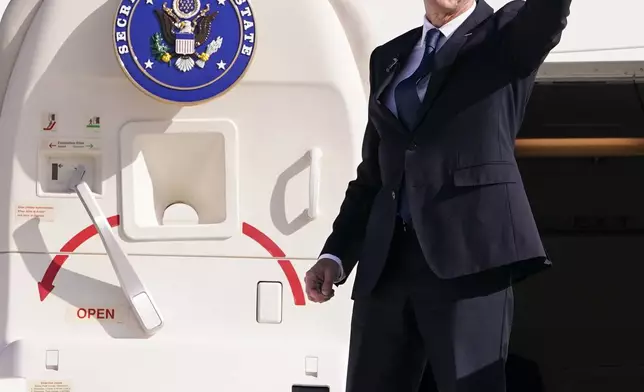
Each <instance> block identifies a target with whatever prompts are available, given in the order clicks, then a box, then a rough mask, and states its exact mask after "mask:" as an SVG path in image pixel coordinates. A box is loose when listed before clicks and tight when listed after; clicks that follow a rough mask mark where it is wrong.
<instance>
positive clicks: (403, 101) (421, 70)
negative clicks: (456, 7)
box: [394, 29, 442, 223]
mask: <svg viewBox="0 0 644 392" xmlns="http://www.w3.org/2000/svg"><path fill="white" fill-rule="evenodd" d="M441 37H442V34H441V32H440V30H438V29H432V30H429V31H428V32H427V34H426V35H425V53H424V55H423V59H422V60H421V62H420V65H419V66H418V68H416V71H414V73H413V74H412V75H411V76H410V77H408V78H407V79H405V80H403V81H401V82H400V83H399V84H398V86H396V90H395V91H394V97H395V100H396V108H397V110H398V119H400V121H402V123H403V124H404V125H405V126H406V127H407V129H409V130H411V129H413V127H414V126H415V125H416V121H417V120H418V112H419V111H420V107H421V104H422V102H421V100H420V98H419V97H418V90H417V86H418V83H420V82H421V81H422V80H423V79H425V78H426V77H428V76H429V74H430V73H431V71H432V66H433V65H434V53H435V51H436V46H437V45H438V40H439V39H440V38H441ZM399 196H400V197H399V201H400V202H399V206H398V213H399V215H400V217H401V218H402V219H403V220H404V221H405V222H406V223H411V213H410V211H409V202H408V200H407V192H406V191H405V179H404V178H403V181H402V184H401V187H400V192H399Z"/></svg>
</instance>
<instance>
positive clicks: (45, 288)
mask: <svg viewBox="0 0 644 392" xmlns="http://www.w3.org/2000/svg"><path fill="white" fill-rule="evenodd" d="M107 222H108V223H109V224H110V226H111V227H116V226H118V225H119V223H120V219H119V216H118V215H115V216H111V217H109V218H107ZM242 231H243V233H244V234H245V235H246V236H248V237H250V238H251V239H252V240H254V241H255V242H257V243H258V244H260V245H261V246H262V247H263V248H264V249H266V251H268V253H270V255H271V256H273V257H285V256H286V255H285V254H284V252H283V251H282V250H281V249H280V248H279V246H277V244H275V242H273V241H272V240H271V239H270V238H268V237H267V236H266V235H265V234H264V233H262V232H261V231H259V230H257V229H256V228H254V227H253V226H251V225H249V224H247V223H244V224H243V228H242ZM96 234H98V233H97V232H96V227H94V225H91V226H87V227H86V228H84V229H83V230H81V231H80V232H79V233H78V234H76V235H75V236H74V237H72V239H70V240H69V241H67V243H66V244H65V245H63V247H62V248H60V252H61V253H72V252H74V251H75V250H76V249H78V247H79V246H81V245H82V244H83V243H85V241H87V240H89V239H90V238H92V237H93V236H95V235H96ZM67 258H69V255H56V256H54V258H53V259H52V261H51V263H50V264H49V267H47V271H45V275H44V276H43V278H42V280H41V281H40V282H38V292H39V293H40V301H44V300H45V298H47V296H48V295H49V293H51V291H52V290H53V289H54V287H55V286H54V279H56V275H58V272H59V271H60V269H61V267H62V266H63V264H64V263H65V261H67ZM278 263H279V266H280V267H281V268H282V271H283V272H284V275H286V279H287V280H288V283H289V285H290V286H291V292H292V293H293V300H294V301H295V305H300V306H301V305H305V304H306V302H305V300H304V291H303V290H302V284H301V283H300V280H299V278H298V276H297V272H296V271H295V268H293V264H291V262H290V261H289V260H278Z"/></svg>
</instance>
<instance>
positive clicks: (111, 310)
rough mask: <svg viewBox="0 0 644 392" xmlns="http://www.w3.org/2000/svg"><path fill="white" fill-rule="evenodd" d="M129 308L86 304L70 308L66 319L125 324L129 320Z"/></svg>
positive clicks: (69, 320) (70, 320)
mask: <svg viewBox="0 0 644 392" xmlns="http://www.w3.org/2000/svg"><path fill="white" fill-rule="evenodd" d="M127 311H128V309H127V308H126V307H124V306H109V307H100V306H84V307H79V308H76V307H74V308H69V309H68V310H67V314H66V319H67V321H68V322H97V321H98V322H100V323H110V324H112V323H113V324H123V323H124V322H126V321H127V315H128V313H127Z"/></svg>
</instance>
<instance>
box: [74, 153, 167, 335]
mask: <svg viewBox="0 0 644 392" xmlns="http://www.w3.org/2000/svg"><path fill="white" fill-rule="evenodd" d="M84 174H85V167H84V166H83V165H79V166H78V167H77V168H76V171H75V172H74V175H73V176H72V178H71V179H70V184H69V187H70V188H71V190H73V191H75V192H76V194H77V195H78V197H79V198H80V200H81V202H82V203H83V206H84V207H85V210H86V211H87V214H88V215H89V217H90V218H91V219H92V222H93V223H94V226H95V227H96V231H98V234H99V236H100V238H101V241H102V242H103V245H104V246H105V250H106V251H107V255H108V256H109V258H110V262H111V263H112V267H113V268H114V272H116V276H117V277H118V280H119V283H120V285H121V289H122V290H123V293H124V294H125V297H126V298H127V300H128V302H129V303H130V307H131V308H132V311H133V312H134V314H135V315H136V318H137V320H138V321H139V324H140V325H141V328H143V331H144V332H145V333H146V334H147V335H148V336H152V335H154V334H155V333H156V332H157V331H158V330H160V329H161V328H162V327H163V317H162V316H161V313H160V312H159V309H158V308H157V306H156V304H155V302H154V300H153V299H152V296H151V295H150V292H149V291H148V290H147V289H146V287H145V286H144V285H143V282H141V280H140V279H139V277H138V275H137V274H136V271H134V267H132V264H131V263H130V261H129V260H128V258H127V256H126V255H125V252H124V251H123V249H122V248H121V245H120V244H119V242H118V240H117V239H116V236H115V235H114V233H113V232H112V228H111V227H110V224H109V223H108V222H107V218H106V217H105V214H103V211H102V210H101V207H100V206H99V205H98V202H97V201H96V199H95V198H94V195H92V191H91V189H90V188H89V185H87V183H86V182H85V181H83V176H84Z"/></svg>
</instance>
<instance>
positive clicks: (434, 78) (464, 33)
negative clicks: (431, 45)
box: [416, 0, 494, 125]
mask: <svg viewBox="0 0 644 392" xmlns="http://www.w3.org/2000/svg"><path fill="white" fill-rule="evenodd" d="M493 13H494V10H493V9H492V7H490V6H489V5H487V3H485V1H484V0H479V1H478V4H477V5H476V9H475V10H474V12H473V13H472V15H470V16H469V17H468V18H467V19H466V20H465V22H463V24H462V25H461V26H460V27H459V28H458V29H457V30H456V31H455V32H454V34H453V35H452V36H451V37H450V39H449V40H447V42H446V43H445V45H443V47H442V48H441V49H440V50H439V51H438V52H437V53H436V57H435V58H434V61H435V63H434V70H433V72H432V75H431V77H430V79H429V85H428V86H427V92H426V93H425V99H424V100H423V104H422V105H421V108H420V113H419V115H418V121H417V123H416V124H417V125H418V124H420V123H421V122H422V120H423V118H424V117H425V115H426V114H427V112H428V111H429V109H430V108H431V107H432V104H433V103H434V100H435V99H436V96H437V95H438V93H439V92H440V90H441V88H442V87H443V85H444V84H445V81H446V79H447V77H448V76H449V73H450V70H451V68H452V64H454V62H455V61H456V58H457V57H458V54H459V52H460V50H461V48H462V47H463V45H464V44H465V43H466V42H467V40H468V37H469V34H468V33H469V32H470V31H472V29H474V28H475V27H476V26H478V25H479V24H480V23H481V22H483V21H484V20H486V19H487V18H488V17H489V16H490V15H493Z"/></svg>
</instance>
